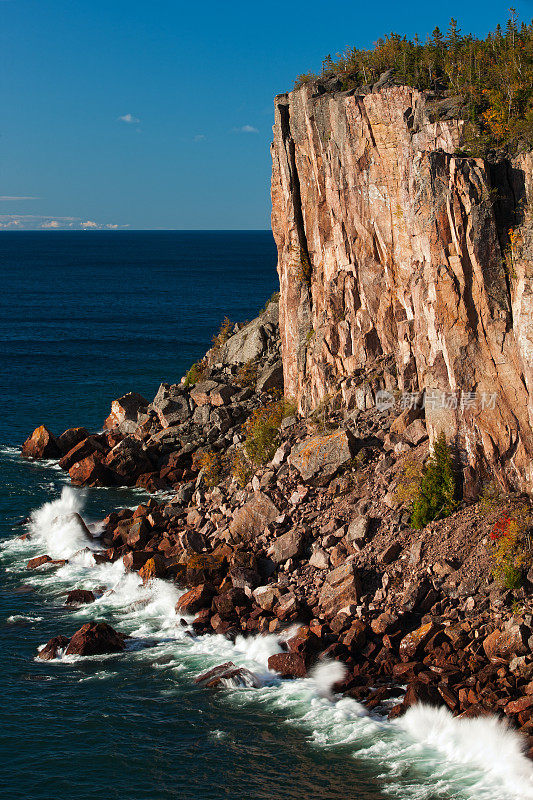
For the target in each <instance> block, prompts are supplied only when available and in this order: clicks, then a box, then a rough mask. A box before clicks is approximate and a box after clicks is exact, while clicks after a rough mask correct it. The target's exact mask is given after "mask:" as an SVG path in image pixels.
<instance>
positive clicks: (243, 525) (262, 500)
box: [229, 492, 279, 541]
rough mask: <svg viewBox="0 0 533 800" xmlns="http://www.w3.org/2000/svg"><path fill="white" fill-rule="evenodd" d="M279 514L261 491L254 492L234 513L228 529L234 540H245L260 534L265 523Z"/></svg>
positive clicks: (268, 522) (271, 520)
mask: <svg viewBox="0 0 533 800" xmlns="http://www.w3.org/2000/svg"><path fill="white" fill-rule="evenodd" d="M278 516H279V509H278V508H277V507H276V506H275V505H274V503H273V502H272V500H271V499H270V498H269V497H268V496H267V495H266V494H264V493H263V492H256V493H255V494H254V496H253V497H252V499H251V500H249V501H248V502H247V503H245V505H244V506H242V508H239V510H238V511H237V512H236V513H235V514H234V516H233V519H232V521H231V522H230V525H229V529H230V532H231V534H232V536H233V537H234V539H236V540H243V541H247V540H250V539H252V538H255V537H257V536H260V535H261V534H262V533H263V531H264V529H265V528H266V526H267V525H269V524H270V523H271V522H273V521H274V520H275V519H276V517H278Z"/></svg>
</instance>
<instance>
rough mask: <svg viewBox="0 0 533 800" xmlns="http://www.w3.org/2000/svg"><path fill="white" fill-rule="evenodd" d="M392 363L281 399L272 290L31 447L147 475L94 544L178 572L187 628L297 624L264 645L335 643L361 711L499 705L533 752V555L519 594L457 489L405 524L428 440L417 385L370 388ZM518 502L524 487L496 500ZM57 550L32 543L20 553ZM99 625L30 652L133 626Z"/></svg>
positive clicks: (101, 644)
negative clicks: (106, 405) (165, 369)
mask: <svg viewBox="0 0 533 800" xmlns="http://www.w3.org/2000/svg"><path fill="white" fill-rule="evenodd" d="M389 366H390V365H389V364H388V362H387V360H386V359H384V360H383V362H382V364H381V368H380V370H376V371H375V374H374V377H373V379H372V380H371V376H368V375H367V376H365V377H366V382H365V383H364V385H363V386H362V387H361V389H360V392H359V394H358V390H357V389H355V390H354V391H353V392H352V394H351V396H350V402H344V403H342V402H340V403H339V402H338V401H335V400H332V401H331V402H324V403H323V404H322V405H321V406H320V407H319V408H318V409H317V410H315V411H314V412H313V413H312V414H310V415H308V416H305V417H304V416H297V415H296V414H295V412H294V409H293V408H291V407H290V404H288V403H287V402H284V401H283V400H282V399H281V396H282V393H283V368H282V363H281V356H280V338H279V327H278V306H277V303H276V302H275V301H274V302H270V303H269V304H267V307H266V309H265V311H264V312H263V313H262V314H261V315H260V316H259V317H258V318H257V319H256V320H253V321H252V322H251V323H249V324H247V325H245V326H243V327H241V328H239V327H238V326H236V327H235V328H230V327H229V326H226V329H225V330H224V331H223V333H222V334H219V336H218V337H216V340H215V343H214V346H213V348H212V349H211V350H210V351H209V352H208V353H207V354H206V356H205V358H204V359H203V360H202V362H200V363H199V364H198V365H195V367H194V368H193V370H191V372H190V373H189V374H188V376H187V379H186V380H182V381H181V382H180V383H179V384H173V385H169V384H162V385H161V387H160V388H159V390H158V392H157V394H156V396H155V397H154V399H153V400H152V401H151V402H148V401H147V400H146V399H145V398H143V397H141V396H140V395H138V394H135V393H129V394H127V395H125V396H124V397H122V398H120V399H118V400H115V401H113V403H112V407H111V413H110V415H109V417H108V418H107V420H106V421H105V424H104V429H103V431H102V432H98V433H90V432H88V431H87V430H85V429H84V428H74V429H70V430H68V431H65V432H64V433H62V434H61V435H60V436H58V437H57V438H56V437H55V436H54V435H53V434H52V433H51V432H50V431H49V430H48V429H47V428H46V427H45V426H41V427H40V428H37V429H36V431H35V432H34V433H33V434H32V436H30V437H29V439H28V440H27V441H26V442H25V443H24V445H23V448H22V453H23V455H24V456H26V457H28V458H44V459H59V464H60V466H61V468H62V469H63V470H65V471H68V473H69V475H70V478H71V482H72V483H73V484H74V485H84V486H102V485H103V486H114V485H116V486H124V485H126V486H138V487H143V488H145V489H147V490H148V491H149V492H152V493H154V492H155V493H158V494H156V495H155V496H153V497H152V499H150V500H149V501H148V502H146V503H143V504H142V505H140V506H139V507H138V508H137V509H136V510H135V511H132V510H130V509H118V510H117V511H115V512H113V513H111V514H110V515H109V516H108V517H107V518H106V519H105V520H104V526H103V527H104V529H103V533H102V534H101V536H100V537H99V540H98V541H99V544H100V545H101V549H100V550H98V551H97V552H95V554H94V555H95V558H96V559H97V560H98V561H101V562H114V561H117V560H118V559H122V560H123V562H124V565H125V567H126V568H127V569H129V570H136V571H138V572H139V574H140V575H141V577H142V579H143V581H145V582H147V581H150V580H151V579H153V578H164V579H166V580H169V581H174V582H175V583H177V584H178V585H179V586H180V587H182V588H186V589H187V591H186V592H185V594H183V595H182V596H181V598H180V600H179V601H178V605H177V607H176V611H177V613H178V615H183V616H185V617H188V618H191V617H193V621H192V628H193V629H194V631H195V632H196V634H198V635H202V634H204V633H213V632H215V633H220V634H223V635H225V636H227V637H229V638H234V637H235V636H237V635H238V634H245V635H246V634H257V633H279V632H281V631H284V630H290V635H288V636H287V642H286V651H285V652H282V653H278V654H276V655H273V656H271V658H270V660H269V668H270V669H272V670H274V671H275V672H276V673H278V674H279V675H281V676H282V677H287V678H290V677H303V676H305V675H307V674H308V672H309V670H310V669H311V668H312V667H313V665H314V664H315V663H317V661H319V660H320V659H324V658H329V659H334V660H338V661H341V662H343V664H344V665H345V666H346V674H345V676H344V678H343V679H342V681H340V682H339V683H338V684H337V685H336V690H338V691H340V692H344V693H346V694H347V695H349V696H351V697H353V698H356V699H357V700H359V701H360V702H362V703H364V704H365V706H366V707H367V708H368V709H376V708H377V709H380V710H383V709H384V708H388V710H389V711H388V713H389V716H390V717H391V718H392V717H396V716H398V715H400V714H402V713H403V712H404V711H405V710H406V709H407V708H409V707H410V706H411V705H413V704H414V703H416V702H424V703H428V704H431V705H436V706H439V705H440V706H445V707H446V708H448V709H449V710H450V711H451V712H452V713H453V714H454V715H458V716H462V717H472V716H478V715H482V714H487V713H493V714H498V715H501V716H503V717H504V718H506V719H507V720H509V722H510V723H511V725H512V726H513V727H515V728H517V729H519V730H520V731H521V733H522V734H523V735H524V737H525V746H526V747H527V749H529V753H530V755H531V753H533V654H532V645H533V614H532V609H531V594H530V590H532V589H533V584H532V582H533V573H532V574H531V575H530V576H529V577H531V579H532V582H530V581H529V580H527V581H526V582H525V584H524V587H522V588H520V589H518V590H515V591H514V592H512V591H510V590H505V589H503V588H502V587H501V586H500V585H499V584H498V583H497V582H496V581H495V580H494V578H493V577H492V562H491V555H490V534H491V531H492V530H493V528H494V525H496V524H497V523H498V519H499V517H500V516H501V508H498V505H497V504H496V505H494V506H493V507H489V508H487V507H486V505H485V506H484V505H483V504H482V503H480V502H479V501H474V500H469V501H467V500H463V501H462V502H461V503H460V505H459V506H458V509H457V511H456V512H455V513H454V514H453V515H451V516H449V517H447V518H446V519H444V520H440V521H438V522H433V523H430V524H429V525H427V526H426V527H425V528H424V529H422V530H421V531H416V530H413V529H412V528H411V526H410V515H409V511H408V507H407V503H406V501H405V499H402V496H401V491H400V489H401V487H402V481H403V480H404V476H405V474H406V465H408V464H409V463H412V462H413V460H414V461H416V462H418V463H422V462H423V460H424V459H425V458H426V456H427V454H428V452H429V440H428V435H427V432H426V426H425V419H424V409H423V407H422V404H421V403H417V404H415V405H414V406H412V407H409V408H406V409H404V410H400V409H398V408H397V407H396V405H395V404H392V405H391V406H390V407H386V408H381V409H380V407H379V405H378V406H376V404H375V402H374V401H375V397H376V393H377V392H378V391H380V390H382V389H384V388H387V387H388V386H389V383H390V381H389V378H390V375H389ZM391 374H392V373H391ZM369 387H370V388H369ZM369 392H370V394H371V397H370V400H371V401H372V402H370V401H369ZM269 415H270V416H269ZM276 415H277V416H276ZM273 416H276V422H275V429H273V427H272V422H271V419H272V418H273ZM265 419H267V421H268V420H270V422H269V425H270V427H269V428H268V431H267V432H268V436H269V437H270V438H269V439H268V441H266V442H265V441H263V440H261V447H262V456H263V457H264V458H263V460H262V461H261V459H259V460H257V459H256V460H255V461H254V459H253V458H251V457H250V453H249V451H246V449H245V448H244V445H245V444H246V437H247V435H249V431H250V424H251V422H253V421H254V420H255V421H257V420H259V421H264V420H265ZM267 427H268V426H267ZM261 430H262V429H261ZM272 430H274V433H272ZM269 449H270V450H271V451H269ZM266 456H267V457H266ZM515 501H516V502H518V501H519V502H521V503H525V502H527V503H529V500H526V499H525V498H519V497H518V496H516V497H515V496H507V497H506V500H505V502H506V503H513V502H515ZM78 522H79V525H80V526H84V523H83V520H82V519H81V518H80V519H79V520H78ZM86 535H87V537H91V538H92V534H91V533H90V531H88V530H87V529H86ZM57 563H58V562H54V561H53V560H52V559H51V558H50V557H49V556H48V555H47V554H42V556H41V557H39V558H37V559H33V560H32V562H30V563H29V564H28V568H30V569H49V568H53V566H54V564H57ZM90 595H91V593H90V592H84V591H83V590H82V591H78V592H77V593H73V596H72V597H71V598H69V602H71V603H90V602H91V601H92V600H94V596H93V597H92V598H91V596H90ZM108 628H109V626H105V624H104V623H100V624H98V623H96V622H95V623H88V624H87V625H85V626H84V628H83V629H82V630H81V631H79V632H77V633H76V634H75V635H74V636H73V637H72V639H70V641H69V640H68V639H66V637H64V636H63V635H59V636H57V637H55V639H53V640H51V642H49V643H48V644H47V645H46V647H45V649H44V650H42V651H41V653H40V657H41V658H52V657H54V656H55V655H56V654H57V653H58V652H59V651H60V650H61V651H63V650H64V649H65V648H69V649H70V652H71V653H78V654H87V653H88V654H94V653H99V652H119V651H120V650H121V649H123V647H124V637H122V635H121V634H117V632H115V631H113V630H112V629H111V628H109V629H108ZM110 647H111V648H112V649H111V650H109V649H108V648H110ZM67 652H69V650H67ZM245 672H246V671H243V670H239V669H238V668H236V667H235V665H233V664H231V663H226V664H223V665H221V666H220V667H219V668H217V670H214V671H210V673H208V674H206V675H204V676H200V677H199V681H200V682H201V683H203V684H204V685H207V686H209V687H212V686H216V685H218V684H221V683H223V681H224V680H225V679H227V677H228V675H231V676H232V677H233V678H237V679H239V680H241V681H242V683H243V685H247V686H253V685H254V682H253V675H252V676H250V675H251V674H250V675H248V674H245ZM402 693H403V695H404V696H403V700H402V701H401V703H399V704H397V705H395V706H393V707H392V708H390V705H391V703H390V700H391V698H396V697H398V696H399V695H401V694H402Z"/></svg>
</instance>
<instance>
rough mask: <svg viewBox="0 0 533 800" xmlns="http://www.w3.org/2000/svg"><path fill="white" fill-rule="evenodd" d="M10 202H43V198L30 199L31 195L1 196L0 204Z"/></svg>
mask: <svg viewBox="0 0 533 800" xmlns="http://www.w3.org/2000/svg"><path fill="white" fill-rule="evenodd" d="M9 200H42V197H30V196H29V195H18V196H17V195H9V194H2V195H0V202H5V201H9Z"/></svg>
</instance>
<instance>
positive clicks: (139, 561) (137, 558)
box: [122, 550, 154, 572]
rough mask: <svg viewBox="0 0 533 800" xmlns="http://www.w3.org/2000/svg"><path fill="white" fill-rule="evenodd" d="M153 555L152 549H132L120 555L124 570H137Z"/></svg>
mask: <svg viewBox="0 0 533 800" xmlns="http://www.w3.org/2000/svg"><path fill="white" fill-rule="evenodd" d="M153 555H154V553H153V551H152V550H133V551H130V552H129V553H125V554H124V555H123V556H122V562H123V564H124V569H125V570H126V572H137V571H138V570H140V569H141V567H143V566H144V565H145V564H146V562H147V561H148V560H149V559H150V558H152V556H153Z"/></svg>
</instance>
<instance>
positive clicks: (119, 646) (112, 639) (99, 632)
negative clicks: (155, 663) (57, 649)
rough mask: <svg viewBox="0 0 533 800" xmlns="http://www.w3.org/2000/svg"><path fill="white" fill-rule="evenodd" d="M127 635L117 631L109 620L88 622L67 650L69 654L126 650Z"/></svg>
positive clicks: (101, 653)
mask: <svg viewBox="0 0 533 800" xmlns="http://www.w3.org/2000/svg"><path fill="white" fill-rule="evenodd" d="M125 638H126V637H125V635H124V634H122V633H118V631H115V630H114V629H113V628H112V627H111V625H108V624H107V622H86V623H85V625H82V627H81V628H80V629H79V630H78V631H76V633H75V634H74V636H73V637H72V638H71V640H70V642H69V645H68V647H67V649H66V651H65V655H67V656H96V655H103V654H104V653H120V652H122V650H124V647H125V645H124V639H125Z"/></svg>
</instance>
